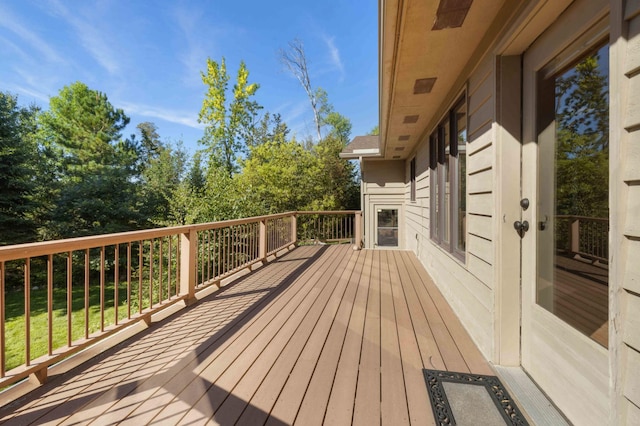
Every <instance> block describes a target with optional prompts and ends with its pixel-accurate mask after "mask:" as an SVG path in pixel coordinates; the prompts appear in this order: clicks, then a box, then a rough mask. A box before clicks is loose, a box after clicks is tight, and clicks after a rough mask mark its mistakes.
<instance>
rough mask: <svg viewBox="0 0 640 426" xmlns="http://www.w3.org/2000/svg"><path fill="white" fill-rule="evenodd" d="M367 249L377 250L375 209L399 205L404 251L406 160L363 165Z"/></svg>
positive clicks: (400, 236) (365, 161) (400, 237)
mask: <svg viewBox="0 0 640 426" xmlns="http://www.w3.org/2000/svg"><path fill="white" fill-rule="evenodd" d="M362 182H363V184H362V191H363V200H364V223H365V226H366V228H365V236H364V246H365V248H375V237H374V235H375V208H374V207H375V206H376V205H397V206H398V208H399V212H398V213H399V216H400V218H399V219H400V221H399V222H400V223H399V226H400V230H399V234H400V235H399V241H398V244H399V248H404V240H405V239H404V232H402V229H403V225H404V217H403V211H404V209H403V206H402V204H403V201H404V190H405V176H404V161H396V160H369V159H364V161H363V162H362Z"/></svg>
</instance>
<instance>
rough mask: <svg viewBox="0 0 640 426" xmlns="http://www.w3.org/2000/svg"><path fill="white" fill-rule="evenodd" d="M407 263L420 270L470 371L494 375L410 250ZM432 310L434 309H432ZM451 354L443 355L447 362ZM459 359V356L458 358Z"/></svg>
mask: <svg viewBox="0 0 640 426" xmlns="http://www.w3.org/2000/svg"><path fill="white" fill-rule="evenodd" d="M404 255H405V256H403V258H404V259H405V264H411V265H412V266H413V268H414V269H415V270H416V271H418V275H419V276H420V277H421V279H422V284H423V285H424V288H425V289H426V290H427V291H428V293H429V298H430V300H431V301H432V302H433V303H434V308H435V310H436V312H437V313H438V315H439V316H440V318H441V320H440V323H441V324H442V325H443V326H444V327H445V328H446V329H447V330H448V332H449V334H450V336H451V337H452V339H453V340H454V342H455V346H456V347H457V348H458V351H459V353H460V354H461V355H462V357H463V361H464V364H466V366H467V368H468V371H460V372H465V373H466V372H471V373H474V374H487V375H492V374H494V373H493V370H492V369H491V367H490V366H489V363H488V362H487V361H486V359H485V358H484V357H483V356H482V354H481V353H480V350H479V349H478V347H477V346H476V345H475V344H474V343H473V340H471V337H470V336H469V333H467V331H466V330H465V329H464V327H463V326H462V323H461V322H460V320H459V319H458V317H457V316H456V315H455V313H454V312H453V309H452V308H451V306H450V305H449V304H448V303H447V301H446V299H445V298H444V296H443V295H442V293H440V290H438V288H437V287H436V285H435V283H434V282H433V280H432V279H431V277H430V276H429V274H428V273H427V271H426V270H425V269H424V267H423V266H422V265H421V264H420V262H419V261H418V258H417V257H415V256H411V255H409V253H408V252H405V253H404ZM430 311H432V310H430ZM448 356H449V355H443V357H444V359H445V363H447V362H446V360H447V358H448ZM456 359H457V358H456ZM458 367H459V368H464V367H463V366H462V365H459V366H456V368H458ZM447 369H449V370H452V371H458V370H455V369H454V368H452V367H450V366H449V363H447Z"/></svg>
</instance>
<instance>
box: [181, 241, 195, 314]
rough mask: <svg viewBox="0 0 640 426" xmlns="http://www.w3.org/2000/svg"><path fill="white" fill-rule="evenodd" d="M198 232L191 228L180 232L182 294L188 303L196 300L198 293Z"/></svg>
mask: <svg viewBox="0 0 640 426" xmlns="http://www.w3.org/2000/svg"><path fill="white" fill-rule="evenodd" d="M197 238H198V234H197V232H196V231H195V230H193V229H190V230H188V231H187V232H183V233H182V234H180V295H181V296H185V299H186V300H185V301H186V303H187V304H190V303H192V302H193V301H194V300H195V294H196V254H197V253H196V252H197V250H198V245H197V244H196V243H197Z"/></svg>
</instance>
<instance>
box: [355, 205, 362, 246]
mask: <svg viewBox="0 0 640 426" xmlns="http://www.w3.org/2000/svg"><path fill="white" fill-rule="evenodd" d="M354 222H355V234H354V248H355V249H356V250H360V249H361V248H362V211H357V212H355V213H354Z"/></svg>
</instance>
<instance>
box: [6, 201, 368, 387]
mask: <svg viewBox="0 0 640 426" xmlns="http://www.w3.org/2000/svg"><path fill="white" fill-rule="evenodd" d="M319 218H320V219H319ZM302 231H304V232H302ZM309 241H314V242H318V241H329V242H332V241H336V242H352V243H354V244H356V245H357V246H361V244H362V213H361V212H360V211H357V210H348V211H291V212H285V213H280V214H272V215H265V216H256V217H250V218H243V219H235V220H227V221H219V222H209V223H202V224H194V225H183V226H174V227H166V228H157V229H147V230H139V231H130V232H121V233H117V234H105V235H95V236H86V237H78V238H69V239H64V240H56V241H45V242H39V243H27V244H19V245H12V246H5V247H0V387H4V386H7V385H10V384H12V383H15V382H17V381H19V380H21V379H24V378H26V377H27V376H29V375H32V376H33V377H34V378H35V379H36V380H38V381H39V382H41V383H43V382H44V381H46V379H47V371H48V367H49V366H50V365H52V364H55V363H57V362H59V361H61V360H63V359H64V358H66V357H68V356H70V355H72V354H74V353H76V352H78V351H80V350H82V349H84V348H87V347H89V346H91V345H93V344H95V343H97V342H98V341H100V340H103V339H104V338H106V337H108V336H110V335H112V334H113V333H115V332H117V331H119V330H121V329H122V328H124V327H128V326H130V325H131V324H133V323H136V322H138V321H140V320H145V321H150V319H151V316H152V315H154V314H155V313H157V312H159V311H161V310H163V309H165V308H166V307H168V306H172V305H175V303H176V302H179V301H184V302H185V303H186V304H190V303H194V302H195V301H196V297H195V294H196V292H198V291H201V290H202V289H204V288H207V287H210V286H212V285H215V286H218V287H219V286H220V285H221V282H222V280H223V279H226V278H228V277H231V276H232V275H234V274H235V273H237V272H239V271H241V270H243V269H246V268H252V267H253V265H255V264H256V263H263V264H264V263H266V262H267V261H269V260H270V259H271V258H272V256H274V255H277V254H278V253H279V252H281V251H283V250H286V249H290V248H292V247H293V246H295V245H297V244H298V243H299V242H302V243H308V242H309ZM98 284H99V285H98ZM42 292H46V297H45V299H46V302H42V301H41V302H37V299H38V298H37V297H35V296H36V295H42ZM18 293H19V294H18ZM58 293H64V299H65V303H64V305H65V311H63V312H62V313H57V314H56V316H54V315H53V312H54V299H55V295H56V294H58ZM16 295H19V297H15V296H16ZM90 295H91V297H90ZM74 296H75V298H74ZM97 296H99V302H98V301H97V299H98V297H97ZM8 298H9V299H12V300H13V302H12V303H13V305H10V306H13V308H12V309H13V313H12V314H10V315H12V316H11V317H9V318H7V317H6V316H7V303H8V301H7V299H8ZM92 298H93V299H96V300H94V301H93V302H91V300H90V299H92ZM41 299H42V298H41ZM20 300H22V301H20ZM74 300H75V301H74ZM79 300H83V301H84V306H83V308H82V309H79V308H78V307H77V304H78V303H79V302H78V301H79ZM16 303H17V304H18V305H20V306H22V307H23V308H24V309H23V313H22V314H21V315H20V316H18V317H16V316H15V315H16V312H15V305H16ZM34 303H36V304H37V303H41V304H45V305H46V306H44V305H42V306H41V305H38V306H36V307H35V309H43V308H44V311H46V315H47V320H46V323H47V326H46V327H47V328H46V329H43V330H38V333H34V329H35V328H34V326H33V325H32V318H33V316H34V313H33V312H32V309H33V308H32V305H33V304H34ZM57 303H58V305H60V304H61V303H62V302H57ZM74 304H76V310H75V311H74V310H73V307H74ZM96 307H97V308H99V309H98V313H93V311H92V309H90V308H93V309H95V308H96ZM59 308H60V306H57V307H56V309H59ZM82 311H83V312H82ZM90 311H91V314H90ZM90 315H94V318H93V320H94V322H96V324H98V326H97V327H98V328H97V329H96V328H95V327H96V325H95V324H94V323H92V326H91V327H90V325H89V322H90ZM60 316H62V318H61V319H60V318H59V317H60ZM20 318H23V319H20ZM12 321H13V322H12ZM16 321H17V322H16ZM54 322H55V323H56V324H57V327H62V323H63V322H64V327H65V329H66V330H65V331H64V332H63V334H64V335H65V338H64V342H60V341H56V342H55V343H54V341H53V339H54V337H53V336H54V333H53V332H52V330H53V328H54V324H52V323H54ZM76 322H79V323H81V326H82V327H81V328H82V330H81V331H77V330H76V331H74V329H73V325H74V324H75V323H76ZM9 323H11V326H12V327H21V328H22V331H21V332H20V333H18V334H21V335H22V339H23V344H24V346H23V351H22V353H23V355H22V361H24V362H22V364H21V365H16V362H15V360H8V359H7V344H12V345H14V346H15V345H16V344H20V343H19V342H16V341H15V338H14V339H13V340H14V341H11V342H7V329H6V328H7V325H8V324H9ZM92 327H93V328H92ZM57 329H58V328H56V330H57ZM18 330H20V329H18ZM36 334H38V335H37V336H36ZM38 338H41V339H44V340H46V345H45V347H46V348H45V347H40V349H37V348H35V345H33V344H32V343H33V342H34V339H38ZM8 361H10V362H8ZM7 367H8V368H7Z"/></svg>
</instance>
